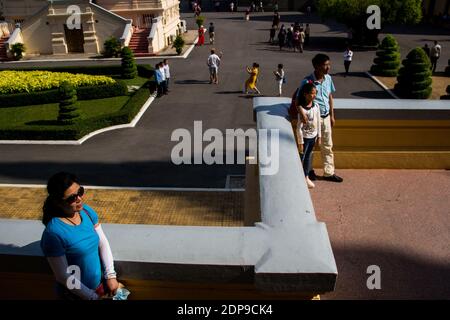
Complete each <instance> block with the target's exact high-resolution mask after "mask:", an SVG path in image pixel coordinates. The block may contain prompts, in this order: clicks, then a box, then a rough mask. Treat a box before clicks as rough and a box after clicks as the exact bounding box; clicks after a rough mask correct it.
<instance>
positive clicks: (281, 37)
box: [278, 24, 286, 51]
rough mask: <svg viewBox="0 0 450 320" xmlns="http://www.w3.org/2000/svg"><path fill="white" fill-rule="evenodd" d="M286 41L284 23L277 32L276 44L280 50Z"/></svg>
mask: <svg viewBox="0 0 450 320" xmlns="http://www.w3.org/2000/svg"><path fill="white" fill-rule="evenodd" d="M285 42H286V29H285V28H284V24H283V25H281V28H280V32H278V45H279V46H280V51H281V50H283V47H284V44H285Z"/></svg>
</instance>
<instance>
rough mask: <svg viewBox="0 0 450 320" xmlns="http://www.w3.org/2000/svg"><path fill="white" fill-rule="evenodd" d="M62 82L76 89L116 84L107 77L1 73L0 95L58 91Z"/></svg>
mask: <svg viewBox="0 0 450 320" xmlns="http://www.w3.org/2000/svg"><path fill="white" fill-rule="evenodd" d="M62 81H69V82H70V83H71V84H72V85H73V86H74V87H75V88H78V87H87V86H96V85H105V84H114V83H115V82H116V81H115V80H114V79H112V78H111V77H107V76H92V75H86V74H71V73H68V72H50V71H10V70H7V71H0V94H12V93H22V92H27V93H31V92H39V91H45V90H51V89H56V88H58V87H59V85H60V83H61V82H62Z"/></svg>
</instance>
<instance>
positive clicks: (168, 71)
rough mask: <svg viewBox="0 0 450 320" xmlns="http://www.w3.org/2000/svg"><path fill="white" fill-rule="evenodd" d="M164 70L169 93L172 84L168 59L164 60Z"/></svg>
mask: <svg viewBox="0 0 450 320" xmlns="http://www.w3.org/2000/svg"><path fill="white" fill-rule="evenodd" d="M163 68H164V75H165V77H166V91H167V92H169V82H170V66H169V60H167V59H164V60H163Z"/></svg>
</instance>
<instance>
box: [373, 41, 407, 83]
mask: <svg viewBox="0 0 450 320" xmlns="http://www.w3.org/2000/svg"><path fill="white" fill-rule="evenodd" d="M378 49H379V50H378V51H377V52H376V56H377V57H376V58H374V60H373V63H374V64H373V65H372V67H371V68H370V72H371V73H372V74H373V75H376V76H385V77H392V76H396V75H397V72H398V69H399V67H400V52H399V46H398V43H397V40H395V38H394V37H393V36H391V35H387V36H386V37H385V38H384V39H383V41H382V42H381V44H380V46H379V47H378Z"/></svg>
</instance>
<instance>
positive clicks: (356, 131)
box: [313, 120, 450, 169]
mask: <svg viewBox="0 0 450 320" xmlns="http://www.w3.org/2000/svg"><path fill="white" fill-rule="evenodd" d="M333 143H334V147H333V150H334V153H335V165H336V168H347V169H363V168H364V169H379V168H387V169H393V168H398V169H450V120H338V121H337V124H336V126H335V127H334V128H333ZM315 154H316V156H315V157H314V163H313V165H314V167H315V168H321V167H322V164H321V157H320V156H319V155H320V151H319V149H318V148H317V151H316V152H315Z"/></svg>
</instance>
